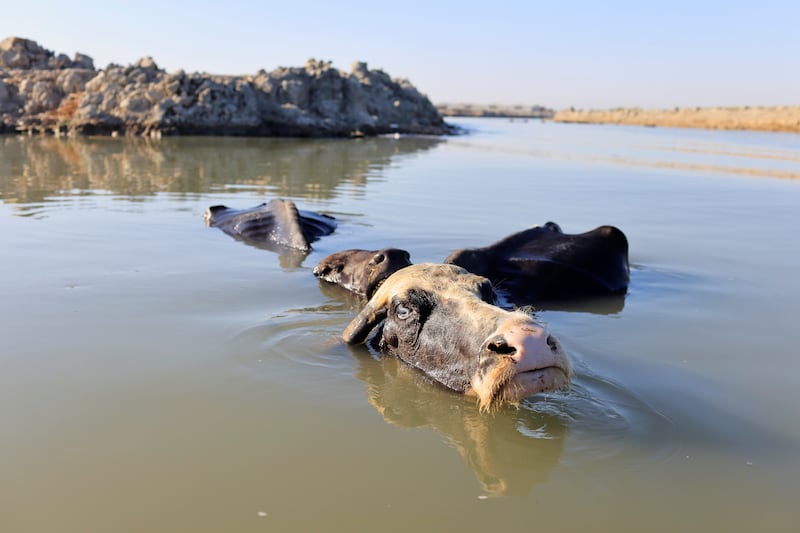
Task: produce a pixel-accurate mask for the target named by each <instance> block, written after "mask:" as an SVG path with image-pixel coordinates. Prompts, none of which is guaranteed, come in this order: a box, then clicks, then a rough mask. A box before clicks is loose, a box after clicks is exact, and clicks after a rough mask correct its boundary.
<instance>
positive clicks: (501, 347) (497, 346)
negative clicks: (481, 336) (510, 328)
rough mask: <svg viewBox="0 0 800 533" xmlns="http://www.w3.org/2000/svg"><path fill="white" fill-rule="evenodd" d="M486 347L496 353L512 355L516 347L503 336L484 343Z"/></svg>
mask: <svg viewBox="0 0 800 533" xmlns="http://www.w3.org/2000/svg"><path fill="white" fill-rule="evenodd" d="M486 349H487V350H489V351H490V352H493V353H496V354H498V355H514V354H515V353H516V352H517V349H516V348H515V347H513V346H511V345H510V344H508V341H507V340H506V339H505V338H504V337H495V338H494V339H492V340H490V341H489V342H488V343H486Z"/></svg>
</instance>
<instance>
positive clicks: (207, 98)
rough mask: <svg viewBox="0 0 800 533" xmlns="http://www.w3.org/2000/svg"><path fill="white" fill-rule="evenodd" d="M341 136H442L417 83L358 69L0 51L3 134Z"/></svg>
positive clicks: (33, 46) (13, 48) (17, 45)
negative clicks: (223, 65) (176, 64)
mask: <svg viewBox="0 0 800 533" xmlns="http://www.w3.org/2000/svg"><path fill="white" fill-rule="evenodd" d="M18 132H28V133H35V132H52V133H56V134H67V135H75V134H100V135H150V136H160V135H175V134H184V135H186V134H191V135H252V136H292V137H296V136H302V137H341V136H360V135H374V134H382V133H422V134H437V135H438V134H445V133H450V132H451V127H450V126H449V125H447V124H446V123H445V122H444V120H442V117H441V115H440V114H439V113H438V112H437V110H436V108H435V107H434V105H433V104H432V103H431V102H430V100H429V99H428V98H427V97H426V96H425V95H424V94H422V93H420V92H419V91H418V90H417V89H416V87H414V86H413V85H412V84H411V82H409V81H408V80H405V79H393V78H391V77H390V76H389V75H388V74H387V73H385V72H383V71H381V70H370V69H369V68H368V66H367V64H366V63H362V62H355V63H353V65H352V69H351V71H350V72H343V71H340V70H338V69H336V68H333V67H332V66H331V63H330V62H326V61H319V60H315V59H309V60H308V61H307V62H306V64H305V65H304V66H302V67H279V68H277V69H275V70H273V71H271V72H266V71H264V70H261V71H259V72H257V73H256V74H253V75H245V76H224V75H212V74H207V73H196V72H195V73H186V72H184V71H182V70H179V71H177V72H171V73H168V72H166V71H164V70H163V69H161V68H159V67H158V65H157V64H156V62H155V61H154V60H153V59H152V58H150V57H145V58H142V59H140V60H139V61H137V62H136V63H135V64H133V65H128V66H121V65H115V64H110V65H108V66H107V67H105V68H103V69H96V68H95V67H94V63H93V60H92V58H91V57H89V56H87V55H84V54H76V56H75V57H74V58H73V59H70V58H69V57H67V56H66V55H64V54H58V55H57V54H55V53H54V52H52V51H50V50H47V49H45V48H43V47H42V46H40V45H39V44H38V43H36V42H34V41H31V40H28V39H21V38H18V37H9V38H7V39H5V40H4V41H2V42H0V133H18Z"/></svg>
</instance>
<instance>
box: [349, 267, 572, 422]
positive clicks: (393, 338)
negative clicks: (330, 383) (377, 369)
mask: <svg viewBox="0 0 800 533" xmlns="http://www.w3.org/2000/svg"><path fill="white" fill-rule="evenodd" d="M494 303H495V293H494V290H493V288H492V284H491V282H490V281H489V280H488V279H486V278H484V277H481V276H477V275H475V274H471V273H470V272H468V271H467V270H465V269H463V268H461V267H459V266H456V265H447V264H429V263H428V264H418V265H410V266H406V267H404V268H401V269H399V270H397V271H396V272H394V273H393V274H392V275H390V276H389V277H387V278H386V279H385V281H384V282H383V283H382V284H381V285H380V286H379V287H378V288H377V290H375V292H374V294H372V297H371V298H370V299H369V301H368V302H367V303H366V305H365V306H364V308H363V309H362V310H361V312H360V313H359V314H358V316H356V318H355V319H353V321H352V322H350V324H349V325H348V326H347V327H346V328H345V330H344V333H343V334H342V338H343V339H344V341H345V342H346V343H348V344H360V343H364V342H366V341H367V340H368V338H369V337H370V334H371V333H372V332H373V330H375V331H377V333H376V334H375V335H374V336H373V337H372V339H373V341H374V343H376V345H377V347H378V348H379V349H380V350H381V351H383V352H387V353H390V354H393V355H395V356H397V357H398V358H400V359H401V360H403V361H405V362H406V363H408V364H410V365H411V366H414V367H416V368H418V369H420V370H421V371H422V372H424V373H425V374H427V375H428V376H429V377H431V378H432V379H434V380H436V381H437V382H439V383H441V384H442V385H444V386H446V387H448V388H450V389H452V390H455V391H458V392H462V393H464V394H467V395H470V396H475V397H477V399H478V404H479V406H480V408H481V410H484V411H486V410H490V409H491V408H492V407H493V406H495V405H499V404H500V403H504V402H512V403H514V402H518V401H520V400H521V399H522V398H525V397H527V396H530V395H532V394H535V393H537V392H543V391H551V390H559V389H563V388H566V387H568V386H569V382H570V375H571V367H570V363H569V359H568V358H567V356H566V354H565V353H564V352H563V350H562V349H561V347H560V346H559V343H558V342H557V341H556V340H555V339H554V338H553V337H552V336H551V335H550V334H549V333H548V332H547V331H546V330H545V329H544V327H542V326H541V325H540V324H538V323H537V322H536V321H535V320H534V319H533V317H532V316H530V315H529V314H527V313H524V312H522V311H513V312H512V311H507V310H504V309H501V308H500V307H497V306H496V305H494Z"/></svg>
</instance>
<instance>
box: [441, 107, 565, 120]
mask: <svg viewBox="0 0 800 533" xmlns="http://www.w3.org/2000/svg"><path fill="white" fill-rule="evenodd" d="M436 110H437V111H438V112H439V114H440V115H442V116H443V117H497V118H541V119H548V118H553V116H555V114H556V112H555V111H554V110H552V109H548V108H546V107H542V106H526V105H497V104H437V105H436Z"/></svg>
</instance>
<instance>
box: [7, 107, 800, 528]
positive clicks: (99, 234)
mask: <svg viewBox="0 0 800 533" xmlns="http://www.w3.org/2000/svg"><path fill="white" fill-rule="evenodd" d="M463 124H464V125H467V126H470V127H473V128H476V129H477V132H476V133H474V134H472V135H469V136H464V137H457V138H452V139H446V140H438V139H423V138H401V139H389V138H382V139H366V140H355V141H349V140H348V141H342V140H331V141H319V140H310V141H309V140H268V139H249V140H248V139H216V138H184V139H163V140H161V141H157V142H150V141H143V140H123V139H81V140H74V139H70V140H66V139H53V138H17V137H0V250H2V256H0V257H2V263H0V265H2V266H0V274H1V275H0V338H1V339H2V340H1V341H0V342H1V343H2V344H0V369H1V370H0V424H1V425H2V426H1V427H2V430H1V431H0V457H1V458H2V459H0V461H2V466H1V467H0V531H9V532H28V531H36V532H38V531H60V532H73V531H74V532H85V531H192V532H195V531H276V530H277V531H281V530H284V531H285V530H298V531H300V530H309V531H311V530H323V531H353V530H397V531H404V530H412V529H414V530H422V531H426V530H448V531H455V530H461V531H487V530H512V531H532V530H558V531H575V530H586V531H636V530H647V531H700V530H702V531H753V530H758V531H794V530H795V529H796V528H797V525H798V523H800V508H798V506H797V497H798V496H797V495H798V494H800V416H799V415H798V405H800V362H798V361H800V358H798V354H799V353H800V351H799V350H798V349H797V347H796V339H797V333H796V330H797V326H796V324H795V322H796V320H795V315H796V314H797V311H798V303H797V302H798V301H800V282H799V281H798V275H797V273H798V272H800V237H798V231H799V230H800V181H796V180H793V179H779V178H792V177H793V176H795V175H797V173H798V170H797V169H798V165H797V162H798V160H800V138H798V137H797V136H791V135H781V134H753V133H742V132H702V131H689V130H666V129H648V128H624V127H616V128H615V127H601V126H573V125H559V124H541V123H538V122H525V123H523V122H515V123H509V122H506V121H499V120H495V121H493V120H473V121H464V122H463ZM276 196H280V197H288V198H292V199H294V200H295V201H296V202H297V203H298V204H299V205H300V207H301V208H305V209H313V210H318V211H324V212H327V213H330V214H333V215H334V216H336V217H337V218H338V220H339V223H340V224H339V229H338V230H337V232H336V233H335V234H333V235H332V236H330V237H327V238H324V239H323V240H321V241H319V242H317V243H316V245H315V246H316V247H315V251H314V252H312V254H311V255H309V256H308V257H306V258H304V260H303V258H300V259H301V261H300V262H298V261H297V259H298V258H297V257H289V256H285V257H279V256H278V255H276V254H274V253H271V252H268V251H265V250H260V249H257V248H253V247H249V246H246V245H244V244H242V243H241V242H237V241H235V240H233V239H231V238H230V237H227V236H226V235H224V234H223V233H222V232H220V231H218V230H216V229H214V228H206V227H204V225H203V220H202V214H203V210H204V209H205V208H206V207H207V206H209V205H212V204H218V203H224V204H227V205H230V206H233V207H249V206H252V205H255V204H257V203H259V202H261V201H264V200H266V199H269V198H272V197H276ZM547 220H554V221H556V222H558V223H559V224H561V226H562V227H563V228H564V230H565V231H568V232H580V231H585V230H588V229H591V228H592V227H594V226H597V225H600V224H614V225H617V226H619V227H620V228H622V229H623V230H624V231H625V232H626V233H627V235H628V238H629V240H630V244H631V261H632V264H633V271H632V281H631V287H630V291H629V293H628V295H627V296H626V297H625V298H624V299H611V300H601V301H593V302H585V303H576V304H573V305H569V306H564V307H563V308H560V309H546V310H542V311H541V312H540V313H539V316H540V317H541V318H542V320H544V321H545V322H547V323H548V324H549V326H550V328H551V329H552V330H553V331H554V333H555V334H556V335H558V337H559V338H560V339H561V341H562V343H563V344H564V346H565V347H566V348H567V350H568V351H569V353H570V354H571V356H572V358H573V360H574V362H575V366H576V368H577V372H578V373H577V378H576V380H575V383H574V387H573V390H572V391H571V392H570V393H568V394H565V395H547V396H543V397H534V398H530V399H529V400H526V401H525V403H524V405H523V406H522V407H521V408H520V409H506V410H503V411H501V412H499V413H497V414H496V415H494V416H485V415H480V414H479V413H478V412H477V410H476V408H475V406H474V404H473V403H472V402H470V401H467V400H465V399H463V398H461V397H458V396H456V395H454V394H451V393H448V392H446V391H443V390H440V389H439V388H436V387H433V386H431V385H429V384H427V383H425V382H422V381H421V380H420V379H419V376H417V375H416V373H415V372H413V371H411V370H410V369H409V368H407V367H404V366H403V365H400V364H398V363H397V362H396V361H394V360H376V359H375V358H374V357H372V356H371V355H370V354H369V353H367V352H366V351H365V350H362V349H348V348H346V347H344V346H343V345H341V344H340V343H338V342H337V341H336V338H337V336H338V334H339V333H340V332H341V330H342V329H343V327H344V326H345V325H346V324H347V323H348V322H349V320H350V319H351V318H352V317H353V315H354V313H355V311H356V309H357V305H358V303H357V302H356V301H354V300H352V299H348V298H346V297H344V296H343V295H342V294H340V293H338V292H332V291H330V290H327V289H326V288H325V287H320V286H318V284H317V282H316V280H315V279H314V277H313V276H312V275H311V269H312V268H313V266H314V265H315V264H316V263H317V261H318V260H319V259H321V258H322V257H324V256H325V255H327V254H329V253H332V252H334V251H338V250H341V249H345V248H352V247H365V248H373V247H382V246H397V247H402V248H406V249H408V250H410V251H411V253H412V259H414V260H415V261H418V262H419V261H436V260H441V259H442V258H444V257H445V256H446V255H447V254H448V252H449V251H451V250H452V249H454V248H457V247H462V246H477V245H484V244H488V243H490V242H492V241H494V240H496V239H498V238H500V237H502V236H504V235H507V234H509V233H512V232H514V231H518V230H520V229H523V228H525V227H527V226H530V225H532V224H541V223H544V222H545V221H547Z"/></svg>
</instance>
